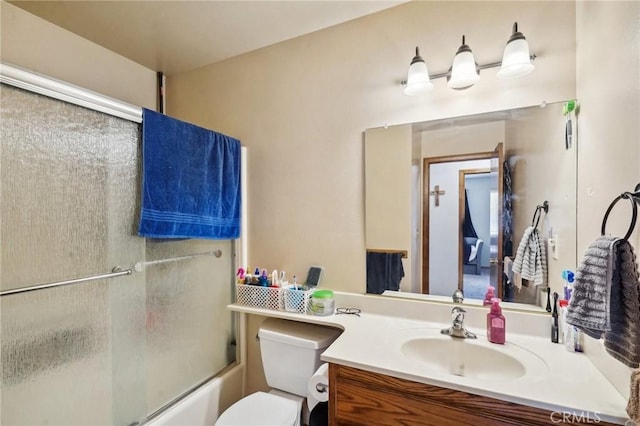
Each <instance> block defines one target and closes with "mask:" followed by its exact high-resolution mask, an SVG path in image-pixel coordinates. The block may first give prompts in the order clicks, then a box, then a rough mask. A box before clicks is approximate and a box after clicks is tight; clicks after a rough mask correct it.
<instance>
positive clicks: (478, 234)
mask: <svg viewBox="0 0 640 426" xmlns="http://www.w3.org/2000/svg"><path fill="white" fill-rule="evenodd" d="M458 173H459V189H458V195H459V197H460V202H459V203H458V204H459V205H458V209H459V213H458V218H459V222H460V240H461V241H460V246H459V247H460V250H461V251H462V253H461V255H462V259H461V262H460V263H459V265H460V266H459V269H458V270H459V274H458V288H460V289H462V292H463V293H464V295H465V297H467V298H470V299H482V298H483V297H484V294H485V292H486V289H487V286H488V285H489V283H490V280H489V279H490V276H489V268H490V263H489V260H490V255H491V252H490V242H491V237H490V234H491V223H492V222H493V223H497V220H498V217H497V214H498V212H497V209H496V208H495V205H494V206H492V204H491V201H492V199H493V200H494V201H495V200H497V198H496V197H497V193H496V191H495V190H494V189H493V186H495V185H494V184H493V182H492V179H495V178H496V177H495V176H492V174H491V169H490V168H488V167H487V168H480V169H461V170H459V171H458ZM496 205H497V204H496Z"/></svg>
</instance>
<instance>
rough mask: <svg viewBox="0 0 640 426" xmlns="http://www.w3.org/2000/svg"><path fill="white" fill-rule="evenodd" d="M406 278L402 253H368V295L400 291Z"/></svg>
mask: <svg viewBox="0 0 640 426" xmlns="http://www.w3.org/2000/svg"><path fill="white" fill-rule="evenodd" d="M403 277H404V268H403V266H402V254H401V253H379V252H372V251H367V293H371V294H382V293H384V291H385V290H393V291H398V290H400V281H401V280H402V278H403Z"/></svg>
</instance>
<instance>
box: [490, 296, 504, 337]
mask: <svg viewBox="0 0 640 426" xmlns="http://www.w3.org/2000/svg"><path fill="white" fill-rule="evenodd" d="M505 331H506V321H505V318H504V315H502V308H501V307H500V299H498V298H495V297H494V298H493V299H491V310H490V311H489V313H488V314H487V339H488V340H489V341H490V342H491V343H499V344H504V340H505Z"/></svg>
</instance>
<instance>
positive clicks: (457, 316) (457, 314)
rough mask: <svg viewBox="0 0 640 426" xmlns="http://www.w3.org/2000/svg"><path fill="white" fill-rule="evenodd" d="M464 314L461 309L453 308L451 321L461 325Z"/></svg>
mask: <svg viewBox="0 0 640 426" xmlns="http://www.w3.org/2000/svg"><path fill="white" fill-rule="evenodd" d="M466 313H467V311H465V310H464V309H462V308H461V307H459V306H455V307H454V308H453V309H451V319H452V320H453V321H454V322H459V323H462V322H464V314H466Z"/></svg>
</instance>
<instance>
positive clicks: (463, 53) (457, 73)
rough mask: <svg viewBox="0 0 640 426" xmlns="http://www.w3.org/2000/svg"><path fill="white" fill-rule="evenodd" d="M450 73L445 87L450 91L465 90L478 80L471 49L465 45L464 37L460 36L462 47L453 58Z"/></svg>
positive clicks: (478, 75)
mask: <svg viewBox="0 0 640 426" xmlns="http://www.w3.org/2000/svg"><path fill="white" fill-rule="evenodd" d="M450 71H451V72H450V73H449V74H448V75H447V86H449V87H450V88H452V89H456V90H462V89H466V88H469V87H471V86H473V85H474V84H476V83H477V82H478V80H480V74H479V72H478V64H476V60H475V58H474V57H473V52H471V48H470V47H469V46H467V43H465V37H464V35H463V36H462V45H461V46H460V47H459V48H458V51H457V52H456V56H455V57H454V58H453V65H451V70H450Z"/></svg>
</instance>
